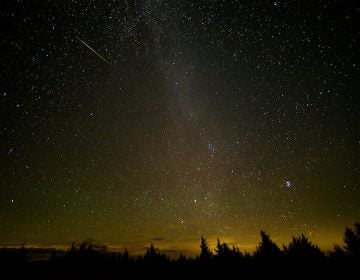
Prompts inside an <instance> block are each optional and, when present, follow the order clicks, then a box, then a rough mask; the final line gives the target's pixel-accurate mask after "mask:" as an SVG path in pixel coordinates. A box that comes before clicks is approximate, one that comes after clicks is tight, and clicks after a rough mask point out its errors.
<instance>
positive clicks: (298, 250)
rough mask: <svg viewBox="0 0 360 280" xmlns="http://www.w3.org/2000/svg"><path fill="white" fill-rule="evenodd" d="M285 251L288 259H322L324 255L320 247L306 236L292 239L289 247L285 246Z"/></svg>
mask: <svg viewBox="0 0 360 280" xmlns="http://www.w3.org/2000/svg"><path fill="white" fill-rule="evenodd" d="M284 251H285V254H286V256H288V257H296V258H304V259H305V258H307V259H313V258H322V257H324V253H323V252H322V251H321V250H320V249H319V247H318V246H316V245H314V244H312V243H311V242H310V241H309V239H308V238H307V237H306V236H305V235H304V234H302V235H300V236H299V237H294V236H293V238H292V241H291V242H290V243H289V245H288V246H284Z"/></svg>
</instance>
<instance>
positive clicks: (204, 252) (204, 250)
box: [200, 236, 212, 260]
mask: <svg viewBox="0 0 360 280" xmlns="http://www.w3.org/2000/svg"><path fill="white" fill-rule="evenodd" d="M200 249H201V250H200V259H204V260H205V259H210V258H211V256H212V252H211V250H210V248H209V245H208V244H207V241H206V239H205V238H204V236H201V241H200Z"/></svg>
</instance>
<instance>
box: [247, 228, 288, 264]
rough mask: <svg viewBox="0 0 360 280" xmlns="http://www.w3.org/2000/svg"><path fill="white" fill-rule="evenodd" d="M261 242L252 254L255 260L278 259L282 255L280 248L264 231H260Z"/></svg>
mask: <svg viewBox="0 0 360 280" xmlns="http://www.w3.org/2000/svg"><path fill="white" fill-rule="evenodd" d="M260 236H261V242H260V244H259V246H257V248H256V251H255V252H254V257H255V258H278V257H280V256H281V255H282V252H281V250H280V248H279V247H278V246H277V245H276V244H275V243H274V242H273V241H272V240H271V239H270V235H269V234H267V233H266V232H265V231H263V230H261V231H260Z"/></svg>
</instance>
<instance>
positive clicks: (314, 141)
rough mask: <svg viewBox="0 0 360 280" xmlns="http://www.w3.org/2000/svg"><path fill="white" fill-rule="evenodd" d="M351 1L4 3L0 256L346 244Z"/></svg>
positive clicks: (356, 81) (354, 130) (353, 209)
mask: <svg viewBox="0 0 360 280" xmlns="http://www.w3.org/2000/svg"><path fill="white" fill-rule="evenodd" d="M350 2H351V1H340V0H339V1H282V0H275V1H235V0H233V1H230V0H229V1H215V0H211V1H210V0H208V1H190V0H189V1H186V0H185V1H180V0H171V1H170V0H169V1H165V0H157V1H155V0H137V1H130V0H129V1H91V0H89V1H76V0H73V1H34V0H33V1H29V0H18V1H1V4H0V6H1V8H0V21H1V24H0V26H1V27H0V28H1V41H0V65H1V67H0V81H1V82H0V106H1V107H0V112H1V123H2V124H1V130H0V133H1V169H0V177H1V187H0V246H15V245H20V244H22V243H23V242H27V244H29V245H36V246H68V245H69V244H71V242H72V241H77V242H79V241H82V240H84V239H87V238H93V239H95V240H98V241H99V242H101V243H104V244H107V245H109V246H112V247H114V248H124V247H127V248H128V249H129V251H130V253H137V252H141V253H142V252H143V250H144V247H146V246H149V244H150V243H154V244H155V245H156V246H157V247H159V248H162V249H164V250H165V252H170V253H171V252H178V251H179V250H183V252H185V254H188V255H191V254H196V253H198V252H199V242H200V241H199V240H200V236H201V235H204V236H205V237H206V238H207V239H208V240H209V241H210V244H213V243H214V242H215V241H216V238H217V237H219V238H221V239H222V240H223V241H226V242H228V243H229V244H230V245H237V246H239V247H240V249H241V250H248V251H252V250H253V249H254V248H255V246H256V245H257V243H258V242H259V240H260V236H259V231H260V229H264V230H265V231H267V232H268V233H270V235H271V237H272V238H273V240H274V241H275V242H277V243H278V244H279V245H282V244H284V243H287V242H289V241H290V239H291V236H292V235H299V234H301V233H304V234H305V235H307V236H308V237H309V238H310V240H311V241H313V242H314V243H316V244H318V245H319V246H320V247H321V248H322V249H329V248H331V247H332V246H333V244H334V243H341V242H342V236H343V232H344V228H345V226H351V225H352V224H353V223H354V222H356V221H359V220H360V160H359V158H360V96H359V94H360V75H359V70H360V59H359V53H360V52H359V46H360V44H359V42H360V31H359V18H360V5H358V6H355V5H353V6H352V4H351V3H350ZM354 2H356V1H354Z"/></svg>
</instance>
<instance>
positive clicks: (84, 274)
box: [0, 224, 360, 279]
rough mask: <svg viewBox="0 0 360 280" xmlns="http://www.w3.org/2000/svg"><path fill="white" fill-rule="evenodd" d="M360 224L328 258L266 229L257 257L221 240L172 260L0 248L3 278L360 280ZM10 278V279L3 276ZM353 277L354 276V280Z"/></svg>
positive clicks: (100, 250) (151, 252) (82, 250)
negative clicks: (39, 256)
mask: <svg viewBox="0 0 360 280" xmlns="http://www.w3.org/2000/svg"><path fill="white" fill-rule="evenodd" d="M359 233H360V226H359V224H355V229H354V230H352V229H349V228H346V230H345V234H344V243H345V245H344V247H343V248H342V247H340V246H338V245H336V246H335V247H334V249H333V250H332V251H330V253H329V255H325V254H324V253H323V252H322V251H321V250H320V249H319V248H318V247H317V246H316V245H314V244H313V243H311V241H310V240H309V239H308V238H307V237H305V236H304V235H300V236H299V237H293V238H292V240H291V242H290V243H289V244H288V245H287V246H284V250H281V249H280V248H279V247H278V246H277V245H276V244H275V243H274V242H273V241H272V240H271V239H270V235H268V234H267V233H265V232H264V231H261V232H260V236H261V241H260V243H259V245H258V246H257V248H256V251H255V252H254V254H253V255H250V254H248V253H246V252H245V253H242V252H240V249H239V248H237V247H235V246H229V245H228V244H227V243H225V242H221V241H220V239H218V242H217V246H216V248H215V251H214V254H213V253H212V251H211V249H210V247H209V245H208V243H207V241H206V239H205V238H204V237H203V236H202V237H201V240H200V255H199V256H198V257H196V258H194V259H192V258H186V257H185V256H184V255H180V257H179V258H178V259H177V260H170V259H169V258H168V257H167V256H166V255H165V254H164V253H163V252H162V251H161V250H159V249H157V248H156V247H155V246H154V245H153V244H151V245H150V247H149V248H148V249H147V250H146V253H145V254H144V256H139V257H136V258H135V257H132V256H131V255H130V254H129V252H128V251H127V250H126V249H125V250H124V251H123V252H122V253H115V252H109V251H108V250H107V248H106V246H102V245H100V244H97V243H95V242H93V241H91V240H87V241H85V242H83V243H82V244H80V245H78V246H77V245H76V244H75V243H73V244H72V246H71V247H70V248H69V250H68V251H66V252H60V251H57V252H52V255H51V257H50V258H49V259H48V260H32V259H31V258H30V256H31V253H32V252H33V250H34V249H31V248H30V249H27V248H25V246H22V247H21V248H19V249H6V248H3V249H1V250H0V265H1V267H0V268H1V271H2V275H3V276H4V279H7V278H9V279H10V278H11V279H24V278H30V279H356V276H357V275H358V267H359V265H360V262H359V239H360V234H359ZM5 277H7V278H5ZM354 277H355V278H354Z"/></svg>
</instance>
